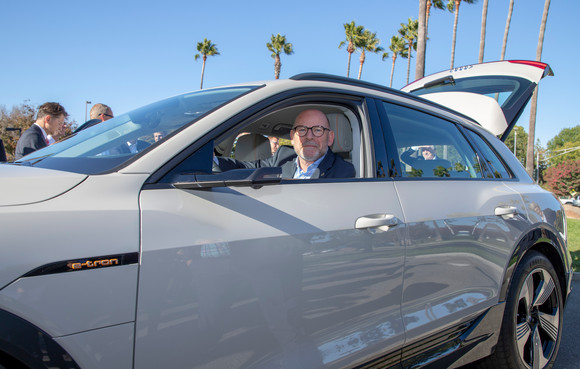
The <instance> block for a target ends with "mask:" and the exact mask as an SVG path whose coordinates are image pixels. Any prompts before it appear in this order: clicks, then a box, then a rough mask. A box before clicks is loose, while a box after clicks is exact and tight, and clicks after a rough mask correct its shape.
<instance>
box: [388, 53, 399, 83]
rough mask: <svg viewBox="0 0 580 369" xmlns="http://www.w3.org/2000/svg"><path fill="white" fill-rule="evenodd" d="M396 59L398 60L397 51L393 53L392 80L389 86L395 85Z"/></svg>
mask: <svg viewBox="0 0 580 369" xmlns="http://www.w3.org/2000/svg"><path fill="white" fill-rule="evenodd" d="M395 60H397V53H394V54H393V66H392V67H391V81H390V82H389V87H393V74H394V73H395Z"/></svg>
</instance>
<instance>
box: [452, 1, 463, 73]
mask: <svg viewBox="0 0 580 369" xmlns="http://www.w3.org/2000/svg"><path fill="white" fill-rule="evenodd" d="M459 4H461V0H455V20H454V21H453V40H452V41H451V69H453V64H454V62H455V39H456V38H457V23H458V20H459Z"/></svg>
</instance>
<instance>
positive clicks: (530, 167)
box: [526, 0, 550, 176]
mask: <svg viewBox="0 0 580 369" xmlns="http://www.w3.org/2000/svg"><path fill="white" fill-rule="evenodd" d="M549 10H550V0H546V2H545V3H544V13H543V14H542V24H541V25H540V37H539V38H538V48H537V49H536V61H541V60H542V49H543V48H544V33H545V32H546V23H547V22H548V11H549ZM537 109H538V87H537V86H536V89H535V90H534V94H533V95H532V103H531V105H530V128H529V130H528V150H527V155H526V170H527V171H528V174H529V175H530V176H531V175H532V174H533V173H534V140H535V136H536V111H537Z"/></svg>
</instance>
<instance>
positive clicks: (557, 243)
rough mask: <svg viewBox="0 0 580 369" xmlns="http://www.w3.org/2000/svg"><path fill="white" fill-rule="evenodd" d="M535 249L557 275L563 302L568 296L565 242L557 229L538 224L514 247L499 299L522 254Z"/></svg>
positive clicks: (502, 298)
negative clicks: (547, 261)
mask: <svg viewBox="0 0 580 369" xmlns="http://www.w3.org/2000/svg"><path fill="white" fill-rule="evenodd" d="M530 250H535V251H538V252H540V253H541V254H542V255H544V256H545V257H546V258H547V259H548V260H549V261H550V263H551V264H552V266H553V267H554V269H555V270H556V273H557V275H558V282H559V283H560V287H561V289H562V297H563V300H564V301H563V303H564V304H565V303H566V299H567V297H568V294H567V291H568V282H567V280H568V278H567V273H568V268H567V267H566V265H567V258H566V256H565V255H566V244H565V242H564V241H563V239H562V238H561V237H560V236H559V234H558V231H556V230H555V229H554V228H552V227H550V226H548V225H545V224H543V225H538V226H536V227H535V228H534V229H531V230H530V231H528V232H527V233H526V234H525V235H524V236H522V237H521V238H520V240H519V242H518V244H517V246H516V248H515V249H514V251H513V253H512V255H511V257H510V259H509V260H510V261H509V264H508V267H507V268H506V272H505V274H504V279H503V283H502V286H501V289H500V292H499V301H500V302H504V301H505V300H506V297H507V293H508V291H509V289H510V285H511V282H512V276H513V274H514V272H515V270H516V269H517V267H518V265H519V264H520V262H521V260H522V258H523V257H524V255H526V254H527V253H528V252H529V251H530Z"/></svg>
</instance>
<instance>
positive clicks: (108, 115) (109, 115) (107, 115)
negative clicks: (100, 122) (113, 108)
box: [103, 113, 115, 118]
mask: <svg viewBox="0 0 580 369" xmlns="http://www.w3.org/2000/svg"><path fill="white" fill-rule="evenodd" d="M103 115H104V116H105V117H109V118H115V117H114V116H112V115H111V114H107V113H103Z"/></svg>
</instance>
